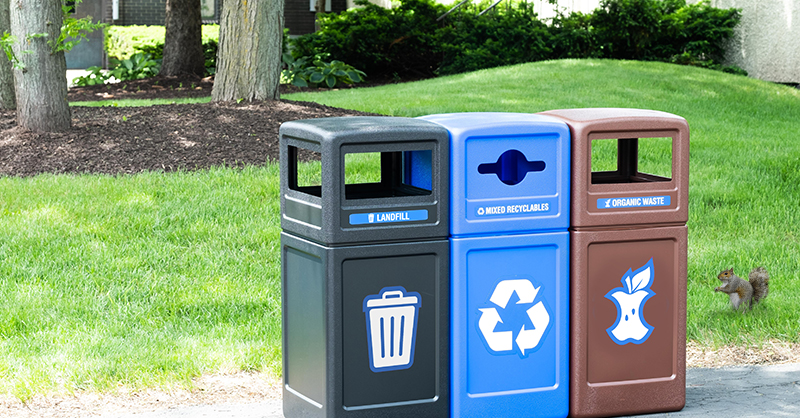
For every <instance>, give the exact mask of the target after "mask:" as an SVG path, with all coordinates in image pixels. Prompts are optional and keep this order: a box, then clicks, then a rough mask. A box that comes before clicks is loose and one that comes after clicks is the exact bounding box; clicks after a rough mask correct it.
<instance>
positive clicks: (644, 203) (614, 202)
mask: <svg viewBox="0 0 800 418" xmlns="http://www.w3.org/2000/svg"><path fill="white" fill-rule="evenodd" d="M669 205H670V197H669V196H641V197H612V198H609V199H597V209H623V208H645V207H652V206H669Z"/></svg>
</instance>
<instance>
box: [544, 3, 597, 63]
mask: <svg viewBox="0 0 800 418" xmlns="http://www.w3.org/2000/svg"><path fill="white" fill-rule="evenodd" d="M550 34H551V35H552V48H553V58H600V57H602V56H603V50H602V49H601V48H598V45H597V39H596V35H595V31H594V30H593V27H592V15H591V14H583V13H581V12H573V13H570V14H569V15H564V14H563V13H559V14H558V15H556V17H554V18H553V21H552V23H551V25H550Z"/></svg>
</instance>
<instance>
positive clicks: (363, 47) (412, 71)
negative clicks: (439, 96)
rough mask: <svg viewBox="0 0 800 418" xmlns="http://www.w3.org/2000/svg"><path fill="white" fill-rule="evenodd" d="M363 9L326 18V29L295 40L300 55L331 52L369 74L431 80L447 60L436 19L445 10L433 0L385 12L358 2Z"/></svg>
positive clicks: (406, 2)
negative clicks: (438, 42) (441, 49)
mask: <svg viewBox="0 0 800 418" xmlns="http://www.w3.org/2000/svg"><path fill="white" fill-rule="evenodd" d="M356 3H357V4H358V5H359V6H361V7H358V8H354V9H350V10H346V11H344V12H341V13H339V14H324V15H322V16H321V17H320V20H319V25H320V30H319V31H318V32H316V33H313V34H308V35H303V36H300V37H299V38H296V39H294V40H293V41H292V46H293V48H292V55H293V56H294V57H295V58H297V57H303V56H314V55H316V54H318V53H329V54H330V56H331V57H332V58H334V59H336V60H339V61H344V62H347V63H349V64H351V65H353V66H354V67H356V68H359V69H361V70H363V71H365V72H366V73H367V74H371V75H380V76H388V77H391V76H393V75H397V76H410V77H430V76H432V75H434V71H435V70H436V68H437V67H438V66H439V64H440V62H441V55H440V54H439V53H437V48H436V38H435V32H436V28H437V27H438V26H439V24H438V23H437V22H436V18H437V17H438V16H439V15H440V14H442V13H444V12H445V10H446V9H445V7H444V6H442V5H440V4H436V3H434V2H433V1H431V0H403V1H401V3H400V5H399V6H398V7H395V8H392V9H384V8H383V7H380V6H376V5H374V4H371V3H368V2H367V1H366V0H357V1H356Z"/></svg>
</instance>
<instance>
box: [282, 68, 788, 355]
mask: <svg viewBox="0 0 800 418" xmlns="http://www.w3.org/2000/svg"><path fill="white" fill-rule="evenodd" d="M283 98H285V99H289V100H304V101H314V102H318V103H322V104H326V105H329V106H337V107H345V108H349V109H356V110H362V111H366V112H376V113H382V114H387V115H395V116H421V115H427V114H434V113H449V112H477V111H492V112H530V113H532V112H541V111H544V110H550V109H563V108H576V107H635V108H644V109H656V110H663V111H666V112H671V113H675V114H677V115H680V116H683V117H684V118H686V119H687V121H688V122H689V127H690V129H691V160H690V161H691V164H690V165H691V168H690V186H689V223H688V224H689V266H688V268H689V286H688V293H689V294H688V305H689V307H688V329H687V337H688V338H689V339H691V340H695V341H698V342H700V343H703V344H708V345H719V344H752V343H756V344H757V343H759V342H762V341H764V340H766V339H769V338H774V339H780V340H785V341H793V342H796V341H799V340H800V309H799V308H798V306H800V292H798V291H796V290H795V289H798V288H800V136H798V133H800V90H797V89H793V88H790V87H785V86H781V85H777V84H773V83H768V82H764V81H759V80H755V79H751V78H746V77H742V76H733V75H729V74H725V73H722V72H717V71H710V70H705V69H700V68H693V67H684V66H678V65H671V64H664V63H653V62H648V63H643V62H635V61H609V60H562V61H548V62H539V63H531V64H523V65H516V66H510V67H503V68H495V69H489V70H482V71H476V72H472V73H466V74H461V75H455V76H449V77H442V78H438V79H433V80H425V81H420V82H415V83H408V84H397V85H388V86H382V87H376V88H369V89H348V90H338V91H329V92H324V93H299V94H291V95H286V96H284V97H283ZM758 265H763V266H765V267H766V268H767V269H768V270H769V272H770V274H771V276H772V279H771V293H770V295H769V298H768V299H767V301H766V302H765V303H764V304H763V305H762V306H758V307H757V308H756V309H755V310H754V312H752V313H750V314H747V315H741V314H736V313H734V312H731V311H730V310H729V309H728V307H727V296H726V295H723V294H721V293H714V292H713V288H714V287H716V286H717V285H718V284H719V281H718V280H717V279H716V277H717V274H718V273H719V272H720V271H721V270H723V269H725V268H729V267H733V268H734V269H735V271H736V272H737V274H739V275H740V276H742V277H745V276H746V275H747V273H748V272H749V271H750V269H752V268H754V267H756V266H758Z"/></svg>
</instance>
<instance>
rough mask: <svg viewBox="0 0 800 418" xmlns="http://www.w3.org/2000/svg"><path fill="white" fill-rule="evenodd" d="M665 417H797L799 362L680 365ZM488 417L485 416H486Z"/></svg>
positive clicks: (250, 407) (261, 406) (275, 403)
mask: <svg viewBox="0 0 800 418" xmlns="http://www.w3.org/2000/svg"><path fill="white" fill-rule="evenodd" d="M282 416H283V415H282V413H281V401H280V400H279V399H276V400H271V401H268V402H261V403H253V404H246V405H199V406H188V407H180V408H169V409H164V410H160V411H154V412H146V413H137V414H126V415H104V416H103V417H102V418H184V417H185V418H188V417H193V418H194V417H197V418H280V417H282ZM640 416H641V417H648V418H654V417H670V418H673V417H674V418H754V417H800V364H782V365H774V366H742V367H723V368H714V369H688V370H687V371H686V407H685V408H684V409H683V410H682V411H679V412H671V413H662V414H650V415H640ZM487 418H488V417H487Z"/></svg>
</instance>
